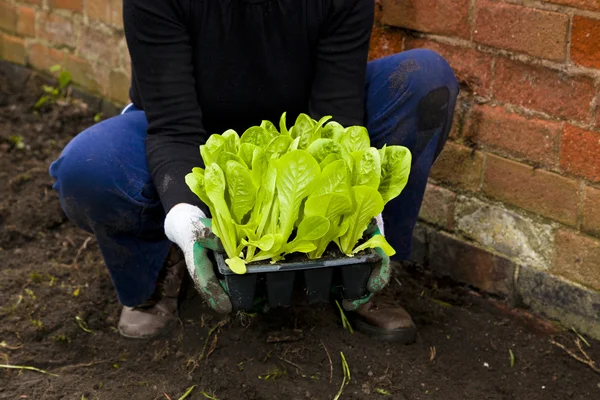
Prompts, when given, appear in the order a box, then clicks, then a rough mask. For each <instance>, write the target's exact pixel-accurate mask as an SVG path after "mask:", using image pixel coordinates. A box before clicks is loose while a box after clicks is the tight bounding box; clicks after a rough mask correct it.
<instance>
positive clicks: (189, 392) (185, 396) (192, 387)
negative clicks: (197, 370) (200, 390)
mask: <svg viewBox="0 0 600 400" xmlns="http://www.w3.org/2000/svg"><path fill="white" fill-rule="evenodd" d="M196 386H197V385H194V386H190V388H189V389H188V390H186V391H185V393H184V394H182V395H181V397H180V398H179V399H178V400H184V399H186V398H187V397H188V396H189V395H190V394H191V393H192V391H193V390H194V388H195V387H196Z"/></svg>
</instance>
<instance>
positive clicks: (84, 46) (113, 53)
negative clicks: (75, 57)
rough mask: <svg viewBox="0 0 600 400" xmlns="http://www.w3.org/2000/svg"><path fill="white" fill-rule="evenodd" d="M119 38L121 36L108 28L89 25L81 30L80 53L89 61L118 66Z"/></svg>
mask: <svg viewBox="0 0 600 400" xmlns="http://www.w3.org/2000/svg"><path fill="white" fill-rule="evenodd" d="M119 40H120V37H118V36H116V35H114V34H112V33H111V32H109V31H108V29H106V30H104V29H101V28H100V27H95V28H94V27H91V26H87V27H85V28H84V29H83V30H82V32H81V40H80V43H81V47H80V49H79V55H81V56H82V57H83V58H85V59H87V60H89V61H99V62H100V63H102V64H105V65H108V66H111V67H116V66H117V65H118V61H119V58H118V57H119V51H118V49H119Z"/></svg>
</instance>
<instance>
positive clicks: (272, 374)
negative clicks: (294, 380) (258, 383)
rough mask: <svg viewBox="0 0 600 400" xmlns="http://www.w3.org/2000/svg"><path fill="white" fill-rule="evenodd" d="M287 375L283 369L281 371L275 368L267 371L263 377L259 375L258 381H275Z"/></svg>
mask: <svg viewBox="0 0 600 400" xmlns="http://www.w3.org/2000/svg"><path fill="white" fill-rule="evenodd" d="M286 375H287V370H286V369H285V368H283V369H281V368H279V367H275V368H273V369H272V370H269V371H267V373H266V374H265V375H259V376H258V379H261V380H263V381H268V380H275V379H277V378H281V377H282V376H286Z"/></svg>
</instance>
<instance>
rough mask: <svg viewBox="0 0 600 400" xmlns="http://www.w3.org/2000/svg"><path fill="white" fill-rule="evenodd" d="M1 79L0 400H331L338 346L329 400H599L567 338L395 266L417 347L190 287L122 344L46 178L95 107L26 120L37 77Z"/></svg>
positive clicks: (92, 248) (395, 296) (98, 275)
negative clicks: (150, 333) (206, 298)
mask: <svg viewBox="0 0 600 400" xmlns="http://www.w3.org/2000/svg"><path fill="white" fill-rule="evenodd" d="M4 69H6V67H5V68H4ZM0 74H1V75H0V89H1V90H0V193H1V196H0V364H3V365H2V367H1V368H0V399H36V400H37V399H76V400H82V399H173V400H175V399H179V398H180V397H182V396H183V395H184V394H185V393H186V391H188V389H189V388H191V387H194V389H193V390H192V392H191V393H190V394H189V395H188V397H186V398H188V399H206V398H208V399H233V400H235V399H255V400H256V399H279V398H285V399H290V400H294V399H334V398H335V396H336V393H337V392H338V390H339V388H340V385H341V383H342V379H343V373H342V364H341V356H340V352H343V354H344V356H345V358H346V360H347V363H348V365H349V367H350V372H351V379H350V381H349V383H348V385H347V386H346V387H345V389H344V391H343V393H342V395H341V396H340V397H339V398H340V399H378V398H382V399H383V398H391V399H401V400H413V399H415V400H416V399H443V400H459V399H460V400H464V399H476V400H483V399H531V400H534V399H599V398H600V374H598V373H596V372H594V370H593V369H592V368H590V367H589V366H588V365H585V364H583V363H581V362H580V361H577V360H575V359H573V358H571V357H570V356H569V355H567V354H566V353H565V352H564V351H563V350H562V349H560V348H558V347H557V346H555V345H554V344H552V343H551V342H550V340H551V339H555V340H556V341H557V342H559V343H563V344H564V345H566V346H567V347H569V348H570V349H573V350H574V351H575V352H578V350H577V347H576V345H575V340H576V339H577V338H578V336H577V335H576V334H575V333H574V332H572V331H570V330H568V329H565V328H561V327H560V326H557V325H556V324H551V323H545V322H543V321H541V320H538V319H536V318H534V317H532V316H531V315H529V314H528V313H527V312H526V311H515V310H511V309H510V307H509V305H508V304H505V303H503V302H502V301H501V300H498V299H495V300H494V299H488V298H486V297H485V296H483V295H480V294H477V293H476V292H473V291H472V290H470V289H468V288H465V287H461V286H458V285H455V284H453V283H452V282H448V281H442V280H438V279H435V278H434V277H432V276H431V275H430V274H428V273H427V271H426V270H425V269H423V268H421V267H419V266H417V265H412V264H403V265H396V267H397V268H396V270H395V276H394V279H392V282H391V284H390V286H389V287H388V289H386V291H385V294H384V295H385V296H386V297H387V298H388V299H389V300H392V301H396V302H397V303H399V304H403V305H405V306H406V308H407V309H408V310H409V312H411V313H412V315H413V316H414V319H415V321H416V323H417V325H418V327H419V332H420V333H419V338H418V340H417V342H416V343H415V344H413V345H408V346H403V345H394V344H388V343H383V342H377V341H375V340H372V339H370V338H369V337H367V336H364V335H363V334H361V333H353V334H352V333H350V332H349V331H347V330H344V329H342V327H341V320H340V315H339V312H338V311H337V307H336V306H335V304H333V305H329V304H326V305H321V306H307V305H303V304H301V303H298V304H296V305H295V306H294V307H292V308H289V309H283V310H272V311H271V312H268V313H266V314H259V315H254V316H253V315H248V314H241V313H240V314H238V315H234V316H231V317H229V318H228V319H227V320H223V321H220V320H219V319H218V318H217V317H216V316H215V315H213V314H212V313H211V312H210V311H209V310H208V309H207V308H206V307H204V305H203V304H202V301H201V299H200V298H199V297H198V296H197V295H196V294H195V293H194V291H193V290H186V291H185V293H186V296H185V298H184V299H182V305H181V315H180V321H179V323H178V324H177V325H176V326H175V327H174V328H173V329H172V330H171V331H170V332H169V334H168V335H166V336H164V337H162V338H158V339H154V340H147V341H135V340H128V339H124V338H122V337H120V336H119V334H118V333H117V331H116V329H115V326H116V322H117V319H118V316H119V312H120V307H119V304H118V302H117V299H116V296H115V294H114V292H113V289H112V286H111V282H110V279H109V276H108V274H107V271H106V270H105V267H104V265H103V262H102V258H101V255H100V252H99V250H98V247H97V245H96V243H95V240H94V238H93V237H92V236H91V235H90V234H88V233H86V232H84V231H82V230H79V229H77V228H76V227H75V226H73V225H72V224H71V223H70V222H69V221H68V220H67V219H66V218H65V216H64V215H63V213H62V211H61V209H60V207H59V203H58V198H57V195H56V194H55V193H54V191H53V190H52V188H51V185H52V180H51V178H50V176H49V175H48V172H47V170H48V165H49V163H50V162H51V161H52V160H54V159H55V158H56V157H57V155H58V154H59V152H60V150H61V149H62V148H63V147H64V146H65V145H66V144H67V142H68V141H69V140H70V139H71V138H72V137H73V136H74V135H76V134H77V133H78V132H80V131H81V130H83V129H85V128H86V127H87V126H89V125H91V124H93V123H94V122H93V121H94V117H95V116H96V113H97V110H94V109H93V108H94V107H92V106H86V105H85V104H82V103H81V102H77V101H70V102H69V101H66V102H60V103H59V104H55V105H53V106H52V107H49V108H47V109H45V110H42V111H41V112H39V113H37V114H36V113H34V112H33V109H32V105H33V104H34V103H35V102H36V100H37V99H38V98H39V96H40V94H41V93H42V90H41V85H42V83H43V80H42V78H40V77H39V76H35V75H33V76H30V77H29V78H27V79H21V78H15V77H13V76H11V77H8V76H7V75H6V73H5V72H0ZM214 327H216V328H215V329H214V330H212V335H211V336H208V334H209V330H211V328H214ZM588 342H589V344H590V345H591V347H588V346H587V345H586V344H585V343H583V344H582V348H583V349H584V350H585V351H586V352H588V354H589V356H590V357H591V358H592V359H595V360H598V362H600V343H598V342H594V341H591V340H589V339H588ZM509 350H510V351H512V354H513V356H514V362H511V357H510V356H509ZM329 356H330V357H331V361H332V363H330V361H329ZM7 365H11V366H29V367H35V368H39V369H42V370H44V371H46V372H48V373H50V374H55V375H56V376H55V375H48V374H44V373H41V372H37V371H28V370H17V369H8V368H6V366H7ZM330 374H332V376H331V375H330Z"/></svg>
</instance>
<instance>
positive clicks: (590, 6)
mask: <svg viewBox="0 0 600 400" xmlns="http://www.w3.org/2000/svg"><path fill="white" fill-rule="evenodd" d="M546 2H547V3H554V4H563V5H565V6H571V7H574V8H579V9H580V10H592V11H599V10H600V1H598V0H546Z"/></svg>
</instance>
